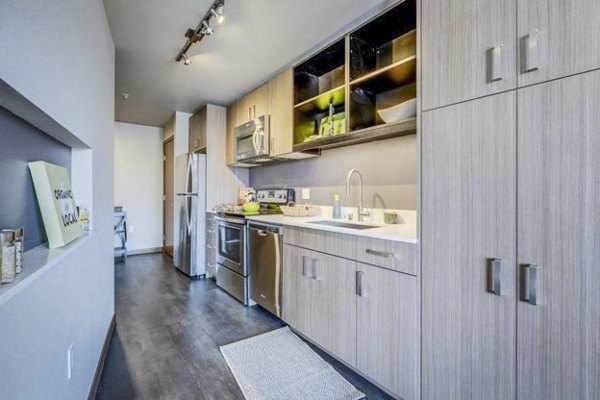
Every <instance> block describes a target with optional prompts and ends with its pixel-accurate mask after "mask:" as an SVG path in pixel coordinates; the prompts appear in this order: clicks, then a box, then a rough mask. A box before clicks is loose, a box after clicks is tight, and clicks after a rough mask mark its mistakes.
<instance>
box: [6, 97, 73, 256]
mask: <svg viewBox="0 0 600 400" xmlns="http://www.w3.org/2000/svg"><path fill="white" fill-rule="evenodd" d="M37 160H44V161H48V162H50V163H53V164H57V165H62V166H63V167H66V168H67V169H68V170H69V173H70V170H71V149H70V148H69V147H67V146H65V145H63V144H62V143H59V142H58V141H56V140H54V139H53V138H51V137H50V136H48V135H46V134H45V133H44V132H42V131H40V130H39V129H38V128H36V127H34V126H32V125H30V124H29V123H27V122H25V121H24V120H22V119H21V118H19V117H17V116H16V115H14V114H12V113H10V112H9V111H7V110H6V109H4V108H2V107H0V182H1V185H2V186H1V187H0V227H2V228H16V227H25V250H29V249H31V248H33V247H35V246H38V245H40V244H42V243H44V242H46V241H47V239H46V232H45V231H44V225H43V223H42V217H41V214H40V210H39V207H38V204H37V200H36V197H35V192H34V189H33V182H32V180H31V174H30V173H29V168H28V166H27V162H28V161H37ZM75 196H77V193H75ZM76 198H77V197H76Z"/></svg>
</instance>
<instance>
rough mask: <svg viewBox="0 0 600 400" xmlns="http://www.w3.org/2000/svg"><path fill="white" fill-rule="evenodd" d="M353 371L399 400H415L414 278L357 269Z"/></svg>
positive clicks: (362, 266)
mask: <svg viewBox="0 0 600 400" xmlns="http://www.w3.org/2000/svg"><path fill="white" fill-rule="evenodd" d="M357 279H358V280H359V283H358V286H359V288H360V290H359V288H358V287H357V297H356V298H357V307H356V321H357V328H356V330H357V334H356V339H357V352H356V366H357V368H358V369H359V370H360V371H362V372H363V373H364V374H365V375H367V376H368V377H370V378H371V379H373V380H374V381H375V382H377V383H379V384H380V385H382V386H383V387H384V388H386V389H387V390H389V391H391V392H392V393H395V394H397V395H398V396H400V397H401V398H403V399H406V400H409V399H418V398H419V395H418V392H419V390H418V388H419V384H418V382H419V378H418V377H419V364H418V362H417V360H418V355H419V330H418V319H417V310H418V307H419V300H418V297H417V278H415V277H413V276H410V275H405V274H402V273H399V272H394V271H390V270H387V269H383V268H379V267H373V266H370V265H366V264H358V266H357Z"/></svg>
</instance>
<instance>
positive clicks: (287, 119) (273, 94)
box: [269, 68, 294, 157]
mask: <svg viewBox="0 0 600 400" xmlns="http://www.w3.org/2000/svg"><path fill="white" fill-rule="evenodd" d="M293 85H294V77H293V73H292V69H291V68H290V69H288V70H287V71H285V72H283V73H281V74H279V75H278V76H276V77H275V78H274V79H273V80H271V81H270V82H269V99H270V106H271V107H270V108H271V110H270V114H271V143H270V154H271V157H277V156H284V155H286V154H289V153H292V152H293V151H294V149H293V143H292V142H293V129H294V127H293V125H294V116H293V112H292V106H293V95H294V94H293Z"/></svg>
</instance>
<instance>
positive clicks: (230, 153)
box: [225, 100, 240, 165]
mask: <svg viewBox="0 0 600 400" xmlns="http://www.w3.org/2000/svg"><path fill="white" fill-rule="evenodd" d="M239 108H240V102H239V100H238V101H235V102H233V103H231V105H230V106H229V107H227V140H226V142H225V143H226V146H227V149H226V154H225V160H226V162H227V165H232V164H235V127H236V126H238V125H239V123H238V114H239Z"/></svg>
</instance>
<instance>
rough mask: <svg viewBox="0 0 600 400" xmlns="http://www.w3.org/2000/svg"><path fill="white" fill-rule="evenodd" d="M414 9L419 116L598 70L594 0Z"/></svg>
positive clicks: (447, 0) (466, 1) (448, 3)
mask: <svg viewBox="0 0 600 400" xmlns="http://www.w3.org/2000/svg"><path fill="white" fill-rule="evenodd" d="M422 4H423V7H422V25H421V26H422V30H421V32H422V73H423V75H422V89H423V95H422V107H423V110H430V109H434V108H438V107H442V106H446V105H450V104H454V103H459V102H462V101H466V100H471V99H474V98H478V97H482V96H486V95H490V94H494V93H498V92H503V91H506V90H511V89H515V88H517V86H519V87H523V86H527V85H531V84H535V83H541V82H546V81H549V80H553V79H558V78H563V77H566V76H569V75H574V74H578V73H582V72H586V71H590V70H593V69H597V68H600V41H599V40H597V38H598V37H599V36H600V23H599V19H600V2H598V0H572V1H564V0H422ZM517 21H518V26H517Z"/></svg>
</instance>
